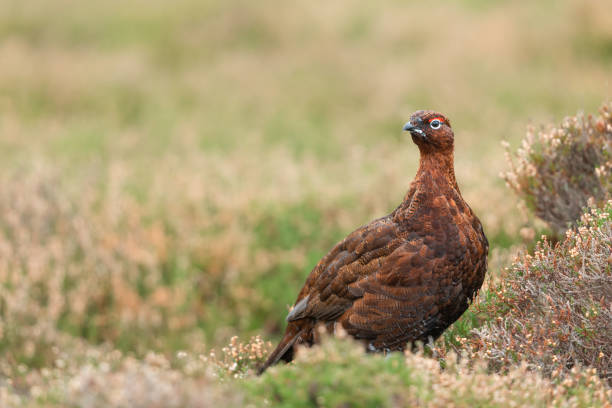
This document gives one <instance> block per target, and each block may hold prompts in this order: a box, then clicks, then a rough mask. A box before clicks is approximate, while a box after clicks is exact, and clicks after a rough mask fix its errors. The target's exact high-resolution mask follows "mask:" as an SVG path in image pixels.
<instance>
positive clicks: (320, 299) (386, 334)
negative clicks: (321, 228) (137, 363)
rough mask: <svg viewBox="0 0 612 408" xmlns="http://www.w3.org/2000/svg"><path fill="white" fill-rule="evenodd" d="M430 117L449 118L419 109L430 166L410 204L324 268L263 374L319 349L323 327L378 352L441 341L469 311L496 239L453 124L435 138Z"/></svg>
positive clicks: (340, 247)
mask: <svg viewBox="0 0 612 408" xmlns="http://www.w3.org/2000/svg"><path fill="white" fill-rule="evenodd" d="M431 117H435V118H444V117H443V116H442V115H440V114H438V113H435V112H430V111H419V112H417V113H415V114H414V115H413V117H412V118H411V122H409V124H411V126H412V128H414V127H415V126H414V125H412V121H413V120H414V121H415V122H416V123H420V124H421V129H423V132H419V133H417V134H413V140H414V141H415V143H416V144H417V145H418V146H419V149H420V152H421V161H420V166H419V170H418V172H417V177H416V178H415V181H414V182H413V183H412V185H411V187H410V189H409V191H408V193H407V194H406V196H405V197H404V201H403V202H402V203H401V204H400V206H399V207H398V208H397V209H396V210H395V211H393V212H392V213H391V214H389V215H387V216H386V217H383V218H379V219H377V220H374V221H372V222H371V223H369V224H367V225H364V226H362V227H360V228H358V229H356V230H355V231H353V232H352V233H351V234H349V235H348V236H347V237H346V238H345V239H344V240H343V241H341V242H340V243H338V244H337V245H336V246H334V248H332V250H331V251H330V252H329V253H328V254H327V255H326V256H325V257H323V258H322V259H321V261H319V263H318V264H317V265H316V266H315V267H314V269H313V270H312V272H311V273H310V275H309V276H308V278H307V279H306V283H305V284H304V287H303V288H302V290H301V291H300V293H299V295H298V297H297V300H296V303H295V307H294V308H293V309H292V310H291V311H290V312H289V315H288V316H287V321H288V322H289V323H288V328H287V333H286V335H285V338H284V339H283V340H282V341H281V344H279V346H278V347H277V350H276V351H275V352H273V354H272V355H271V356H270V357H269V358H268V360H267V361H266V363H265V364H264V365H263V366H262V367H261V369H260V372H263V370H265V369H266V368H267V367H268V366H269V365H271V364H274V363H275V362H276V361H278V359H280V358H283V359H285V360H291V358H292V355H293V347H295V345H296V344H312V343H313V342H314V341H315V334H314V333H313V329H314V327H315V326H316V325H317V324H320V323H321V324H326V325H327V326H328V327H334V326H335V325H336V324H340V325H341V326H342V327H343V328H344V329H345V330H346V331H347V332H348V333H349V334H350V335H352V336H353V337H355V338H356V339H362V340H364V341H366V343H367V345H368V349H369V350H403V349H404V348H405V347H406V345H407V344H409V343H414V342H415V341H427V340H428V338H436V337H438V336H439V335H440V334H441V333H442V332H443V331H444V330H445V329H446V328H447V327H448V326H449V325H451V324H452V323H453V322H454V321H455V320H456V319H457V318H459V316H460V315H461V314H462V313H463V312H464V311H465V310H466V309H467V307H468V304H469V301H470V300H471V299H472V298H473V296H474V295H475V294H476V292H477V291H478V289H479V288H480V286H481V285H482V282H483V280H484V274H485V271H486V261H487V253H488V242H487V239H486V237H485V235H484V232H483V229H482V225H481V224H480V221H479V220H478V218H477V217H476V216H475V215H474V214H473V212H472V210H471V209H470V208H469V206H468V205H467V204H466V203H465V201H464V200H463V198H462V196H461V193H460V191H459V188H458V186H457V183H456V180H455V176H454V170H453V134H452V131H451V130H450V125H449V124H448V121H447V120H445V119H444V120H445V122H444V123H445V126H443V127H441V129H440V130H439V131H435V132H434V131H432V130H431V129H428V128H427V123H428V120H430V118H431ZM407 126H408V124H407ZM422 135H425V136H422ZM292 333H293V335H292ZM289 343H290V345H289V346H288V344H289ZM279 350H280V351H279Z"/></svg>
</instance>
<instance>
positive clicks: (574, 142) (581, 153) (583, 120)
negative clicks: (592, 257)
mask: <svg viewBox="0 0 612 408" xmlns="http://www.w3.org/2000/svg"><path fill="white" fill-rule="evenodd" d="M599 112H600V116H599V117H597V118H593V117H592V116H590V115H589V116H587V117H585V116H584V115H583V114H579V115H577V116H573V117H568V118H565V120H564V121H563V123H562V124H561V126H558V127H553V126H548V127H547V128H544V129H541V130H539V131H538V132H536V130H535V129H534V128H533V127H529V128H528V130H527V136H526V137H525V139H523V142H522V144H521V148H519V149H518V151H517V152H516V154H515V155H514V158H515V159H516V162H515V161H514V160H513V157H512V155H511V154H510V152H509V150H508V149H509V145H508V144H506V159H507V161H508V163H509V165H510V170H509V171H507V172H506V173H503V177H504V179H505V180H506V183H507V185H508V186H509V187H510V188H511V189H513V190H514V191H515V192H516V193H517V194H518V196H519V197H520V198H522V199H523V200H524V201H525V203H526V204H527V207H528V208H530V209H531V210H532V211H533V212H534V213H535V215H536V216H538V217H539V218H541V219H542V220H544V221H546V222H547V223H548V224H549V225H550V227H551V228H552V229H553V230H554V231H555V232H556V233H557V234H559V235H561V234H562V233H563V232H564V231H565V230H566V229H567V227H568V226H569V225H571V224H573V223H575V222H576V221H577V220H578V218H579V217H580V214H582V210H583V209H584V208H585V207H586V205H587V202H588V200H589V199H590V198H592V199H594V200H595V202H597V203H599V204H601V203H603V202H605V201H606V200H607V199H609V198H610V197H611V194H612V102H608V103H605V104H604V105H602V107H601V108H600V110H599Z"/></svg>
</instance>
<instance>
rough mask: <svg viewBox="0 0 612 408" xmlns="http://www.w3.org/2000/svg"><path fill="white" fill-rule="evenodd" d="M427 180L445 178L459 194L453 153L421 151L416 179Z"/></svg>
mask: <svg viewBox="0 0 612 408" xmlns="http://www.w3.org/2000/svg"><path fill="white" fill-rule="evenodd" d="M425 178H433V179H436V178H443V179H444V180H445V181H447V182H448V183H449V184H450V185H451V186H452V187H453V188H454V189H455V190H457V192H459V186H457V179H456V178H455V168H454V157H453V151H452V150H451V151H443V152H439V151H436V152H432V151H421V158H420V160H419V169H418V170H417V174H416V178H415V179H416V180H423V179H425Z"/></svg>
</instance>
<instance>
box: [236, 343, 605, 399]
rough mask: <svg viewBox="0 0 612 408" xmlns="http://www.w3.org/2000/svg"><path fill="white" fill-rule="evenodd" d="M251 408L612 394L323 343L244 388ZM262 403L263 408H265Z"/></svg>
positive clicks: (535, 376)
mask: <svg viewBox="0 0 612 408" xmlns="http://www.w3.org/2000/svg"><path fill="white" fill-rule="evenodd" d="M244 385H245V388H246V392H247V401H250V402H253V403H255V404H256V405H266V406H275V407H305V406H326V407H339V406H354V407H374V406H376V407H399V406H427V407H448V406H453V407H474V406H479V407H504V406H530V407H547V406H568V407H605V406H607V404H608V403H609V401H610V398H611V397H612V394H611V393H610V391H609V390H608V389H607V388H606V385H605V384H604V382H603V381H602V380H601V379H600V378H599V377H597V375H595V374H594V373H593V371H586V370H585V371H580V370H574V371H573V372H572V373H571V375H570V376H568V377H567V379H566V381H564V382H560V381H554V380H551V379H548V378H545V377H543V376H541V375H540V374H539V373H536V372H533V371H531V370H529V368H528V366H527V365H525V364H523V365H520V364H519V365H516V366H512V367H510V368H509V369H508V371H507V372H506V373H504V374H501V373H492V372H491V371H490V370H489V369H488V367H487V361H486V360H484V359H480V358H475V359H473V360H471V362H470V363H469V364H468V360H467V359H461V358H458V356H457V355H455V354H452V353H451V354H449V355H448V356H447V358H446V364H445V367H444V369H441V368H440V364H439V363H438V361H436V360H435V359H432V358H430V357H426V356H424V355H423V353H422V352H416V353H413V352H411V351H407V352H406V353H405V354H402V353H391V354H389V355H387V356H383V355H373V354H369V355H368V354H366V353H365V352H364V347H363V345H362V344H361V343H359V342H355V341H353V340H350V339H347V338H346V339H337V338H327V337H326V336H323V342H322V344H321V345H320V346H315V347H313V348H311V349H305V348H301V349H299V351H298V353H297V358H296V361H295V363H292V364H290V365H279V366H275V367H272V368H271V369H270V370H269V371H268V372H266V373H265V374H264V375H263V376H262V377H258V378H251V379H249V380H247V381H245V383H244ZM262 402H263V404H262Z"/></svg>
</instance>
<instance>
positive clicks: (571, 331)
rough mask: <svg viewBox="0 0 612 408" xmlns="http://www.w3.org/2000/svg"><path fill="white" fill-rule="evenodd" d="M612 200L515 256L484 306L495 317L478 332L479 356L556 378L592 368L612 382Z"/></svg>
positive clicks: (477, 351) (499, 364)
mask: <svg viewBox="0 0 612 408" xmlns="http://www.w3.org/2000/svg"><path fill="white" fill-rule="evenodd" d="M611 218H612V201H608V202H607V203H606V204H605V206H604V207H603V208H601V209H597V208H591V209H590V210H589V211H588V212H587V213H585V214H584V215H583V216H582V217H581V219H580V221H579V224H578V226H577V227H576V228H573V229H571V230H568V231H567V232H566V234H565V239H564V240H563V241H562V242H560V243H559V244H557V245H553V244H551V243H549V242H548V241H546V240H542V241H540V242H539V243H538V245H537V247H536V249H535V251H534V254H533V256H529V255H527V254H526V255H525V256H524V257H522V258H519V259H517V260H516V261H515V262H514V264H513V265H512V266H511V267H510V268H508V270H506V271H505V274H504V276H503V279H501V283H500V284H499V286H498V287H497V288H493V289H492V291H493V292H494V293H495V294H496V300H495V301H493V302H491V303H490V304H486V305H484V306H483V307H484V309H485V310H484V311H485V313H488V314H489V315H490V316H497V319H492V320H491V321H490V322H489V323H488V324H486V325H485V326H483V327H481V328H479V329H476V330H475V334H476V336H475V338H473V339H472V346H473V349H475V350H476V354H480V355H482V356H485V357H486V358H488V359H489V360H490V361H491V362H492V363H493V365H494V366H497V367H509V366H511V365H513V364H515V363H516V362H517V361H524V362H527V363H528V364H529V366H530V367H532V368H536V369H539V370H541V371H542V372H544V373H545V374H548V375H552V376H553V377H555V376H559V375H561V374H563V375H569V374H570V369H571V368H572V367H576V366H591V367H594V368H595V369H596V370H597V373H598V375H599V376H601V377H602V378H604V379H607V380H608V382H610V383H612V343H611V342H610V338H612V307H611V306H610V305H611V304H612V269H611V268H610V261H609V259H610V251H611V248H612V223H611V222H610V219H611Z"/></svg>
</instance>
